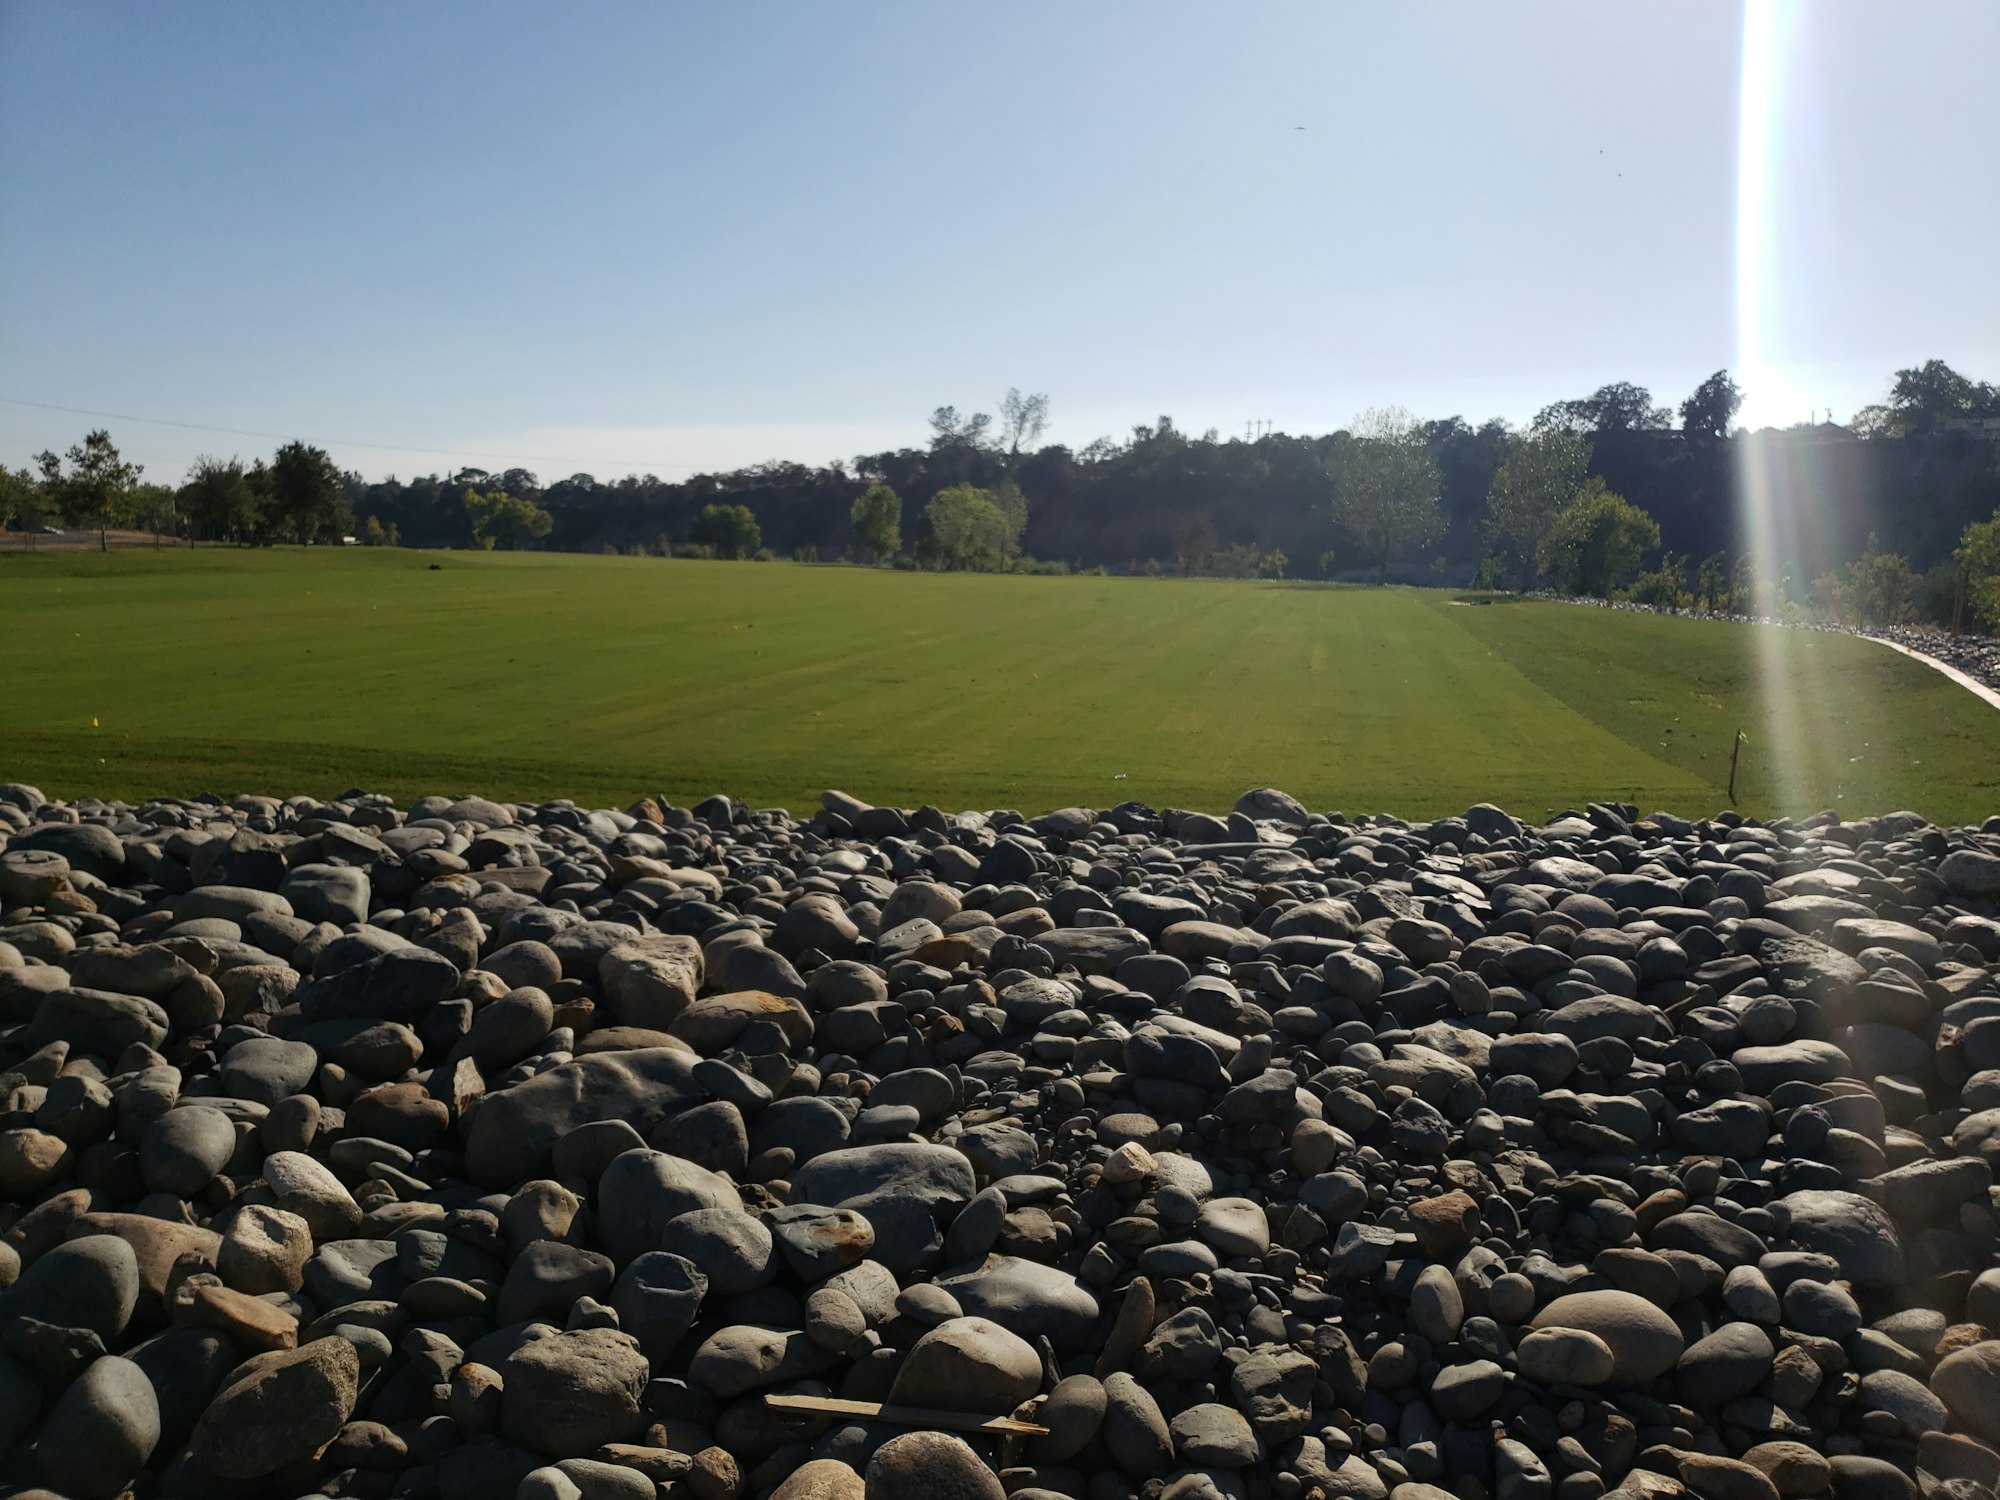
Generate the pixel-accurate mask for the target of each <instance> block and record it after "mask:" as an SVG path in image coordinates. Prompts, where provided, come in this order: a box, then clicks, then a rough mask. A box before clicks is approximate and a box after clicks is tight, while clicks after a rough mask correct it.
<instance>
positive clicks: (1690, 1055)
mask: <svg viewBox="0 0 2000 1500" xmlns="http://www.w3.org/2000/svg"><path fill="white" fill-rule="evenodd" d="M1997 900H2000V820H1996V821H1994V822H1991V823H1989V824H1988V825H1987V826H1986V827H1985V828H1984V829H1983V830H1973V829H1939V828H1935V827H1932V826H1930V825H1928V824H1927V823H1926V822H1925V821H1924V820H1923V819H1922V818H1920V817H1918V816H1916V815H1914V814H1909V813H1893V814H1889V815H1887V816H1885V817H1880V818H1875V819H1868V820H1862V821H1855V822H1835V821H1832V820H1831V818H1830V817H1829V818H1823V819H1817V820H1810V821H1807V822H1803V823H1798V824H1788V823H1781V824H1776V825H1771V826H1759V825H1757V824H1754V823H1748V822H1744V821H1742V820H1739V819H1737V818H1735V817H1733V816H1730V815H1724V816H1722V817H1719V818H1717V819H1715V820H1714V821H1711V822H1703V823H1698V824H1697V823H1690V822H1686V821H1683V820H1681V819H1678V818H1674V817H1669V816H1667V815H1664V814H1655V815H1653V816H1650V817H1646V818H1641V817H1639V816H1638V814H1637V810H1636V809H1633V808H1630V807H1620V806H1608V805H1606V806H1592V807H1591V808H1590V809H1589V810H1588V811H1587V812H1586V813H1583V814H1572V815H1568V816H1565V817H1563V818H1561V819H1559V820H1557V821H1555V822H1553V823H1551V824H1549V825H1547V826H1544V827H1528V826H1524V825H1523V824H1521V823H1519V822H1517V821H1516V820H1514V819H1513V818H1511V817H1509V816H1508V815H1507V814H1505V813H1504V812H1501V811H1500V810H1498V809H1496V808H1493V807H1488V806H1480V807H1475V808H1472V809H1471V810H1470V811H1468V812H1467V813H1466V814H1465V815H1464V816H1463V817H1456V818H1447V819H1442V820H1439V821H1436V822H1432V823H1427V824H1415V825H1412V824H1405V823H1402V822H1399V821H1397V820H1395V819H1390V818H1357V819H1347V818H1342V817H1339V816H1337V815H1335V816H1331V817H1329V816H1319V815H1310V816H1309V815H1308V814H1307V813H1306V812H1305V811H1304V810H1303V809H1302V808H1301V807H1300V806H1299V804H1298V803H1296V802H1294V801H1293V800H1292V799H1291V798H1289V797H1286V796H1284V795H1283V794H1281V793H1277V792H1272V791H1260V792H1253V793H1249V794H1246V795H1245V797H1244V798H1243V799H1242V800H1241V801H1239V803H1238V804H1237V807H1236V809H1235V811H1234V812H1232V813H1231V814H1230V815H1229V816H1228V817H1227V818H1218V817H1213V816H1209V815H1206V814H1201V813H1188V812H1173V811H1168V812H1165V813H1155V812H1154V811H1152V810H1151V809H1148V808H1146V807H1143V806H1140V805H1138V804H1133V803H1127V804H1125V805H1123V806H1120V807H1115V808H1111V809H1108V810H1090V809H1067V810H1063V811H1059V812H1055V813H1051V814H1048V815H1046V816H1044V817H1038V818H1022V817H1021V816H1019V815H1017V814H1014V813H1006V812H998V813H987V814H962V815H959V816H955V817H948V816H945V815H943V814H941V813H940V812H938V811H937V810H936V809H934V808H922V809H918V810H916V811H913V812H905V811H898V810H895V809H887V808H870V807H867V806H864V805H862V804H861V803H858V802H856V801H855V800H854V799H852V798H849V797H846V796H843V795H840V794H838V793H828V794H827V796H826V797H825V799H824V810H823V811H822V812H820V813H819V814H817V815H816V816H814V817H813V818H811V819H810V820H807V821H795V820H794V819H792V818H790V817H788V816H786V815H784V814H782V813H771V812H759V811H754V810H752V809H749V808H747V807H744V806H742V805H740V804H737V803H733V802H731V801H729V800H727V799H724V798H720V797H717V798H711V799H709V800H708V801H705V802H703V803H701V804H699V805H698V806H696V807H694V808H693V809H681V808H676V807H670V806H666V805H664V804H660V803H655V802H652V801H645V802H641V803H640V804H639V805H637V806H635V807H633V808H631V809H630V810H628V811H624V812H619V811H590V810H585V809H581V808H577V807H575V806H573V805H570V804H567V803H553V804H547V805H543V806H539V807H522V806H504V805H499V804H496V803H493V802H490V801H486V800H483V799H479V798H466V799H462V800H457V801H450V800H447V799H444V798H437V797H432V798H425V799H423V800H422V801H420V802H417V803H416V804H414V805H412V806H410V807H408V808H401V809H399V808H397V807H396V806H394V805H393V804H392V803H391V802H389V801H388V800H386V799H384V798H380V797H372V796H366V795H362V794H359V793H356V794H352V795H349V796H346V797H343V798H340V799H338V800H336V801H333V802H327V803H322V802H317V801H313V800H309V799H303V798H292V799H288V800H283V801H280V800H276V799H271V798H260V797H243V798H238V799H237V800H236V801H234V802H232V803H226V804H225V803H222V802H219V801H212V800H211V801H191V802H178V801H176V802H164V801H163V802H153V803H148V804H146V805H144V806H141V807H137V808H131V807H125V806H122V805H117V804H102V803H96V802H79V803H74V804H68V805H64V804H56V803H50V802H48V801H46V800H45V799H44V798H43V797H42V796H41V795H40V794H39V793H38V792H36V791H34V790H33V789H32V788H28V787H24V786H18V785H16V786H7V787H0V1022H4V1029H3V1030H0V1066H4V1067H5V1069H6V1070H7V1076H6V1083H7V1101H6V1109H7V1118H6V1120H5V1122H4V1125H5V1128H4V1130H0V1191H3V1192H4V1197H5V1199H6V1204H7V1206H6V1209H5V1217H4V1220H0V1222H4V1224H5V1226H6V1233H5V1238H4V1244H0V1282H4V1283H6V1289H5V1290H4V1291H0V1490H4V1491H5V1492H6V1493H10V1494H27V1493H38V1494H47V1493H50V1492H56V1493H60V1494H62V1495H67V1496H72V1497H95V1496H112V1495H116V1494H118V1493H120V1492H121V1491H122V1490H124V1489H126V1488H127V1487H128V1486H129V1487H130V1488H132V1489H133V1490H134V1491H135V1492H136V1493H137V1494H139V1495H141V1496H150V1495H159V1496H220V1497H225V1500H226V1497H231V1496H252V1495H256V1496H262V1495H271V1496H291V1495H304V1494H310V1493H319V1494H327V1495H356V1496H385V1495H398V1496H412V1497H418V1496H424V1497H428V1496H440V1497H446V1500H492V1497H500V1500H505V1497H508V1496H520V1497H523V1500H531V1497H532V1500H557V1497H568V1500H577V1497H587V1500H628V1497H629V1500H648V1497H657V1496H672V1497H675V1500H734V1497H738V1496H743V1497H752V1496H764V1495H770V1494H775V1495H776V1496H777V1497H779V1500H854V1497H859V1496H863V1495H865V1496H867V1497H872V1500H999V1497H1001V1496H1002V1495H1003V1493H1011V1494H1013V1495H1015V1496H1019V1497H1023V1500H1055V1497H1059V1496H1067V1497H1071V1500H1133V1497H1141V1496H1143V1497H1145V1500H1163V1497H1164V1500H1222V1497H1239V1500H1252V1497H1265V1496H1269V1497H1274V1500H1306V1497H1309V1496H1314V1495H1317V1496H1321V1497H1325V1500H1445V1497H1447V1496H1456V1497H1458V1500H1596V1497H1598V1496H1600V1495H1605V1494H1607V1493H1608V1494H1613V1495H1617V1496H1619V1497H1621V1500H1667V1497H1672V1496H1677V1495H1681V1494H1683V1493H1686V1494H1692V1495H1694V1496H1697V1497H1700V1500H1797V1497H1809V1496H1818V1495H1832V1496H1836V1497H1839V1500H1906V1497H1911V1496H1914V1495H1917V1494H1919V1493H1921V1494H1922V1495H1923V1496H1924V1497H1925V1500H1947V1497H1948V1500H1978V1497H1981V1496H1990V1495H1992V1494H1993V1493H1994V1487H1995V1482H1996V1479H2000V1452H1996V1448H2000V1207H1996V1198H1995V1185H1994V1179H1993V1174H1992V1169H1991V1164H1992V1162H1993V1160H1994V1159H1995V1157H1996V1155H2000V985H1996V975H2000V921H1996V904H1995V903H1996V901H1997ZM773 1394H777V1395H789V1396H805V1397H820V1398H842V1399H845V1400H848V1401H854V1402H863V1403H879V1402H887V1403H891V1407H890V1410H889V1412H888V1413H887V1414H886V1415H888V1416H892V1417H893V1416H895V1415H896V1414H897V1408H899V1407H909V1406H917V1407H923V1408H931V1409H941V1410H944V1411H948V1412H959V1413H966V1414H968V1415H967V1416H966V1417H965V1418H963V1419H955V1420H949V1421H948V1420H933V1421H930V1422H923V1421H918V1422H915V1423H911V1422H906V1421H900V1420H882V1419H881V1417H882V1416H883V1415H885V1414H878V1413H875V1412H874V1411H873V1408H872V1407H870V1408H868V1409H866V1412H865V1414H864V1415H861V1416H854V1415H847V1414H842V1413H828V1412H820V1411H812V1410H805V1411H800V1410H796V1409H781V1408H778V1407H774V1406H772V1405H769V1404H767V1403H766V1401H765V1400H764V1398H765V1397H766V1396H767V1395H773ZM1009 1414H1012V1415H1014V1416H1016V1417H1018V1418H1020V1419H1022V1420H1025V1421H1028V1422H1031V1423H1033V1424H1035V1425H1036V1426H1038V1427H1041V1428H1045V1429H1047V1430H1046V1432H1045V1433H1040V1434H1031V1435H1018V1434H1017V1435H1007V1436H992V1435H988V1434H987V1433H985V1432H980V1431H976V1430H975V1431H970V1432H964V1433H960V1432H954V1431H947V1430H941V1429H944V1428H947V1427H952V1426H976V1424H977V1423H978V1422H979V1420H980V1419H981V1418H989V1417H999V1416H1006V1415H1009ZM37 1487H40V1488H37Z"/></svg>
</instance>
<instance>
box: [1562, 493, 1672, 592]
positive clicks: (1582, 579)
mask: <svg viewBox="0 0 2000 1500" xmlns="http://www.w3.org/2000/svg"><path fill="white" fill-rule="evenodd" d="M1659 545H1660V525H1659V522H1657V521H1655V520H1654V519H1653V518H1652V517H1651V516H1649V515H1647V514H1646V513H1645V512H1644V511H1643V510H1641V509H1639V507H1638V506H1636V505H1634V504H1632V503H1631V502H1630V501H1629V500H1627V499H1626V498H1625V497H1624V496H1623V495H1615V494H1613V493H1612V492H1611V491H1610V490H1608V489H1606V488H1605V486H1604V481H1603V480H1602V479H1599V478H1597V477H1596V476H1595V475H1592V476H1591V478H1590V479H1589V481H1588V482H1586V483H1585V485H1584V487H1583V490H1582V492H1581V493H1580V494H1578V495H1577V497H1576V498H1575V499H1574V500H1572V501H1570V503H1569V504H1568V505H1566V506H1564V507H1563V508H1562V511H1561V513H1560V514H1558V515H1557V516H1556V519H1555V524H1554V525H1553V526H1551V527H1550V528H1549V534H1548V535H1547V536H1546V537H1544V538H1543V539H1542V550H1541V558H1540V562H1541V569H1542V571H1543V572H1544V573H1546V574H1547V575H1548V577H1549V580H1550V581H1551V582H1552V583H1554V584H1555V585H1556V587H1557V588H1559V589H1561V590H1562V591H1563V592H1564V593H1569V594H1593V595H1595V596H1596V597H1598V598H1600V599H1609V598H1610V597H1611V591H1612V590H1613V589H1614V588H1616V587H1617V586H1618V585H1619V584H1621V583H1623V582H1624V581H1625V580H1626V579H1628V578H1630V577H1631V576H1632V575H1633V574H1634V573H1636V572H1638V570H1639V564H1640V563H1641V562H1643V561H1644V560H1645V556H1646V554H1647V553H1648V552H1650V551H1652V550H1653V549H1654V548H1655V547H1657V546H1659Z"/></svg>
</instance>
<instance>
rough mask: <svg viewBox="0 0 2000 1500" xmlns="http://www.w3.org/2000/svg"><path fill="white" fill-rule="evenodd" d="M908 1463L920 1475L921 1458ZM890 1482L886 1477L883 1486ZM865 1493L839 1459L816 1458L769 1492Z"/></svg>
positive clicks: (853, 1497)
mask: <svg viewBox="0 0 2000 1500" xmlns="http://www.w3.org/2000/svg"><path fill="white" fill-rule="evenodd" d="M910 1463H911V1466H912V1467H914V1468H917V1470H918V1472H921V1463H922V1459H921V1457H920V1456H918V1455H912V1456H911V1459H910ZM891 1482H894V1481H892V1480H890V1479H889V1478H888V1477H887V1476H885V1478H884V1483H885V1484H887V1483H891ZM866 1492H867V1486H866V1485H865V1484H864V1483H863V1482H862V1478H861V1476H860V1475H859V1474H857V1473H855V1472H854V1470H853V1469H851V1468H849V1467H848V1466H847V1465H846V1464H844V1463H842V1462H840V1460H839V1459H835V1458H815V1459H810V1460H808V1461H807V1462H805V1463H802V1464H800V1465H799V1466H798V1467H797V1468H796V1469H794V1470H792V1472H791V1473H790V1474H788V1475H786V1476H785V1478H784V1480H783V1482H781V1483H780V1484H779V1485H778V1487H777V1488H776V1489H775V1490H773V1491H772V1492H771V1500H863V1497H864V1495H865V1494H866ZM988 1500H991V1497H990V1495H989V1497H988Z"/></svg>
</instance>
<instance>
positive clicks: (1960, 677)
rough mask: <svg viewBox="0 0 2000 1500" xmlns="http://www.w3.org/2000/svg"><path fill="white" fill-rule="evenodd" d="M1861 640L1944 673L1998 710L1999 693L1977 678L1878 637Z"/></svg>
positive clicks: (1934, 658)
mask: <svg viewBox="0 0 2000 1500" xmlns="http://www.w3.org/2000/svg"><path fill="white" fill-rule="evenodd" d="M1862 639H1863V640H1864V641H1873V642H1874V643H1875V644H1876V645H1878V646H1887V647H1888V648H1889V649H1890V650H1891V651H1900V652H1902V653H1903V655H1905V656H1907V657H1910V658H1911V659H1913V660H1915V661H1920V662H1922V663H1923V664H1924V665H1925V666H1927V667H1930V668H1932V669H1934V670H1936V671H1939V672H1942V673H1944V675H1945V676H1947V677H1949V678H1950V679H1951V680H1952V681H1953V682H1955V683H1957V684H1958V685H1959V686H1960V687H1962V688H1964V689H1965V690H1966V691H1967V692H1968V693H1976V694H1977V695H1978V696H1979V697H1980V698H1981V699H1983V700H1984V701H1985V702H1986V704H1987V706H1988V707H1991V708H2000V691H1995V690H1994V689H1992V688H1990V687H1988V686H1987V685H1986V684H1985V683H1983V682H1981V681H1980V680H1979V679H1978V678H1977V677H1968V676H1967V675H1966V674H1965V673H1963V672H1961V671H1959V670H1958V668H1957V667H1954V666H1951V665H1949V664H1948V663H1945V662H1941V661H1939V660H1938V659H1937V658H1936V657H1935V656H1926V655H1924V653H1923V652H1921V651H1912V650H1911V649H1910V648H1909V647H1908V646H1904V645H1899V644H1898V643H1897V642H1895V641H1885V640H1883V639H1882V637H1880V636H1879V635H1864V636H1863V637H1862Z"/></svg>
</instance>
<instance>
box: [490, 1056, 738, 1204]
mask: <svg viewBox="0 0 2000 1500" xmlns="http://www.w3.org/2000/svg"><path fill="white" fill-rule="evenodd" d="M694 1061H695V1060H694V1058H693V1057H692V1056H691V1055H690V1054H688V1053H686V1052H682V1051H679V1050H678V1049H676V1048H672V1047H642V1048H638V1049H636V1050H634V1051H630V1052H599V1053H593V1054H591V1055H589V1056H586V1057H579V1058H577V1059H576V1060H575V1061H573V1062H567V1063H563V1064H562V1065H561V1066H559V1067H555V1068H551V1069H550V1070H549V1071H548V1072H546V1073H539V1074H537V1075H536V1076H535V1077H533V1078H531V1079H529V1080H528V1081H527V1082H525V1083H518V1084H516V1085H514V1087H512V1088H510V1089H505V1090H503V1091H502V1092H500V1093H498V1094H493V1095H491V1096H489V1097H488V1098H487V1099H486V1100H485V1101H483V1102H482V1103H481V1104H480V1106H479V1109H478V1111H477V1112H476V1113H475V1114H474V1115H473V1117H472V1126H471V1129H470V1131H469V1133H468V1134H467V1137H466V1143H465V1168H466V1175H467V1176H469V1177H470V1178H471V1179H472V1180H473V1181H474V1182H477V1183H480V1184H482V1185H484V1186H487V1187H507V1186H511V1185H512V1184H514V1183H517V1182H521V1181H524V1180H526V1179H528V1178H531V1177H545V1176H547V1175H548V1172H549V1166H550V1154H551V1153H552V1152H553V1151H554V1150H555V1147H556V1143H557V1142H558V1141H560V1140H561V1139H562V1138H563V1137H564V1136H565V1135H567V1134H568V1133H569V1132H570V1131H572V1130H574V1129H576V1128H577V1127H578V1126H580V1125H587V1124H589V1123H591V1122H592V1121H595V1120H623V1121H625V1122H626V1123H628V1124H630V1125H631V1126H632V1127H633V1128H634V1129H636V1130H637V1131H638V1132H639V1133H640V1134H641V1135H646V1134H648V1133H649V1132H650V1131H652V1129H653V1128H654V1127H655V1126H656V1125H658V1124H659V1123H660V1121H662V1120H663V1119H665V1118H666V1117H667V1116H668V1115H670V1114H673V1113H675V1112H676V1111H678V1110H681V1109H685V1108H687V1107H689V1106H691V1105H695V1104H699V1103H701V1102H702V1100H703V1099H704V1098H706V1097H707V1095H706V1091H705V1090H704V1089H702V1088H701V1086H700V1085H699V1084H698V1083H696V1082H695V1081H694V1076H693V1073H694Z"/></svg>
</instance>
